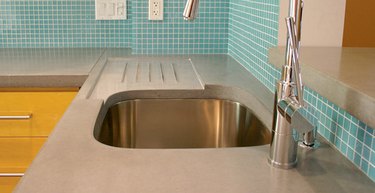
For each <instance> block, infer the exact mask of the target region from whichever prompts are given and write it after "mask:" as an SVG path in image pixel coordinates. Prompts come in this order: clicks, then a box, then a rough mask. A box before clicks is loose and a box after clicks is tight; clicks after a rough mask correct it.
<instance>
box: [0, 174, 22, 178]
mask: <svg viewBox="0 0 375 193" xmlns="http://www.w3.org/2000/svg"><path fill="white" fill-rule="evenodd" d="M23 175H24V173H0V177H22V176H23Z"/></svg>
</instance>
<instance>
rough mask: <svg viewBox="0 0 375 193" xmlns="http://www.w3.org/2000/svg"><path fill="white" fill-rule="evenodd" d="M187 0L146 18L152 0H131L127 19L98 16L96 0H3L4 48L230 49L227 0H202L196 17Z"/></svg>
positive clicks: (169, 2)
mask: <svg viewBox="0 0 375 193" xmlns="http://www.w3.org/2000/svg"><path fill="white" fill-rule="evenodd" d="M185 3H186V1H185V0H182V1H181V0H166V1H164V20H163V21H149V20H148V0H137V1H130V0H128V1H127V10H128V15H127V16H128V20H112V21H108V20H99V21H98V20H95V0H56V1H55V0H0V27H1V28H0V48H51V47H54V48H56V47H121V48H132V49H133V53H136V54H187V53H194V54H205V53H212V54H213V53H227V50H228V48H227V46H228V9H229V2H228V0H223V1H202V2H201V3H200V8H199V17H198V18H197V19H196V20H195V21H194V22H187V21H184V20H183V17H182V13H183V10H184V6H185Z"/></svg>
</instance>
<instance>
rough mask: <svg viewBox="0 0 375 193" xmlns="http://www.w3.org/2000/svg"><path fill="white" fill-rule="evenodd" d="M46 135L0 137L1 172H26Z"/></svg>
mask: <svg viewBox="0 0 375 193" xmlns="http://www.w3.org/2000/svg"><path fill="white" fill-rule="evenodd" d="M46 140H47V138H46V137H38V138H36V137H33V138H31V137H30V138H13V137H9V138H8V137H7V138H0V173H24V172H25V171H26V169H27V168H28V167H29V165H30V164H31V162H32V161H33V159H34V157H35V156H36V154H38V152H39V150H40V148H41V147H42V145H43V144H44V142H45V141H46Z"/></svg>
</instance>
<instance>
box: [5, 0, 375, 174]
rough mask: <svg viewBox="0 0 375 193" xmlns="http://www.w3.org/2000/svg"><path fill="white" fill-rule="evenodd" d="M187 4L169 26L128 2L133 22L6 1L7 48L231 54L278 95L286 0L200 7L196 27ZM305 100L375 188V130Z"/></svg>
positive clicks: (236, 0)
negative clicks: (186, 16)
mask: <svg viewBox="0 0 375 193" xmlns="http://www.w3.org/2000/svg"><path fill="white" fill-rule="evenodd" d="M185 2H186V0H165V1H164V20H163V21H149V20H148V18H147V17H148V5H147V4H148V0H128V1H127V6H128V7H127V10H128V20H115V21H97V20H95V0H0V48H60V47H121V48H132V49H133V53H135V54H218V53H224V54H226V53H228V54H229V55H231V56H232V57H233V58H234V59H236V60H237V61H238V62H239V63H241V64H242V65H243V66H244V67H245V68H246V69H247V70H248V71H249V72H251V73H252V74H253V75H254V76H255V77H257V78H258V79H259V80H260V81H261V82H262V83H263V84H264V85H265V86H266V87H267V88H268V89H270V90H271V91H274V90H275V83H276V81H277V80H278V79H279V77H280V71H279V70H278V69H276V68H275V67H273V66H272V65H270V64H268V62H267V61H268V56H267V55H268V49H269V48H270V47H273V46H276V45H277V36H278V16H279V0H219V1H213V0H201V1H200V8H199V17H198V18H197V19H196V20H195V21H194V22H187V21H184V20H183V18H182V12H183V9H184V6H185ZM302 43H303V42H302ZM302 70H303V69H302ZM302 73H303V72H302ZM304 97H305V100H306V101H307V103H308V104H309V105H310V107H311V108H309V111H308V112H307V115H308V117H312V118H316V119H317V120H318V121H317V128H318V132H319V133H320V134H321V135H322V136H323V137H324V138H326V139H327V140H328V141H329V142H330V143H331V144H332V145H333V146H334V147H335V148H336V149H337V150H338V151H339V152H340V153H342V154H343V155H344V156H346V157H347V158H348V159H349V160H350V161H352V162H353V163H354V164H355V165H356V166H357V167H358V168H359V169H360V170H362V171H363V172H364V173H365V174H367V175H368V176H369V177H370V178H371V179H372V180H374V181H375V137H374V136H375V130H374V129H373V128H370V127H369V126H367V125H366V124H365V123H363V122H361V121H360V120H358V119H356V118H355V117H353V116H351V115H350V114H349V113H348V112H346V111H344V110H343V109H341V108H339V107H338V106H336V105H335V104H333V103H332V102H330V101H328V100H327V99H325V98H324V97H322V96H320V95H319V94H318V93H316V92H315V91H313V90H312V89H309V88H306V90H305V95H304Z"/></svg>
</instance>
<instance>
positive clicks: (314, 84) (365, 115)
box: [269, 47, 375, 128]
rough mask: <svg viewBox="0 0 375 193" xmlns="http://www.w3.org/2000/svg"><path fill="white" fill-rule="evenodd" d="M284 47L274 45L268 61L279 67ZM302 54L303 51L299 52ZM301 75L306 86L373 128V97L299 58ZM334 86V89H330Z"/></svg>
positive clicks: (282, 58)
mask: <svg viewBox="0 0 375 193" xmlns="http://www.w3.org/2000/svg"><path fill="white" fill-rule="evenodd" d="M284 52H285V47H274V48H271V49H270V50H269V63H270V64H272V65H273V66H274V67H276V68H278V69H281V67H282V65H283V64H284V62H285V60H284V57H285V53H284ZM301 54H303V53H301ZM301 65H302V67H301V68H302V76H303V81H304V83H305V85H306V86H308V87H309V88H311V89H313V90H314V91H316V92H317V93H319V94H320V95H322V96H323V97H325V98H327V99H328V100H329V101H331V102H332V103H334V104H336V105H337V106H338V107H340V108H342V109H344V110H346V111H347V112H349V113H350V114H351V115H353V116H354V117H356V118H358V119H359V120H361V121H363V122H364V123H366V124H367V125H369V126H370V127H372V128H375V114H374V113H373V109H375V99H374V98H372V97H370V96H368V95H366V94H364V93H363V92H361V91H360V90H357V89H355V88H353V87H351V86H350V85H347V84H345V83H344V82H341V81H339V80H337V79H335V78H334V77H332V76H330V75H329V74H327V73H325V72H322V71H319V70H317V69H316V68H314V67H313V64H310V63H308V62H304V61H303V58H302V59H301ZM332 88H335V89H332Z"/></svg>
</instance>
